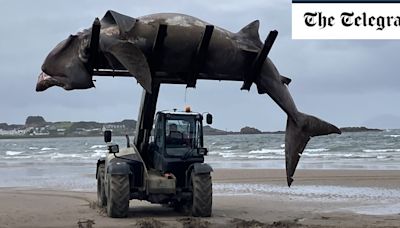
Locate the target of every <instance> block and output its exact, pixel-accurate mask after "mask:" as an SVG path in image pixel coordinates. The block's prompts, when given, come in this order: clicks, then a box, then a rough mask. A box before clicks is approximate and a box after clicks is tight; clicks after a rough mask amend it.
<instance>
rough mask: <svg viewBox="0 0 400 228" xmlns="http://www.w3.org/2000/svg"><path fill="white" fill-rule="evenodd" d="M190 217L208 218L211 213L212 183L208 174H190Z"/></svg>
mask: <svg viewBox="0 0 400 228" xmlns="http://www.w3.org/2000/svg"><path fill="white" fill-rule="evenodd" d="M191 178H192V188H193V198H192V205H191V206H192V210H191V213H192V216H195V217H210V216H211V211H212V182H211V175H210V173H204V174H195V173H194V172H192V176H191Z"/></svg>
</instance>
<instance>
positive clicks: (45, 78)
mask: <svg viewBox="0 0 400 228" xmlns="http://www.w3.org/2000/svg"><path fill="white" fill-rule="evenodd" d="M52 86H61V87H63V83H61V82H60V81H59V80H57V79H55V78H54V77H52V76H50V75H48V74H46V73H44V72H42V73H40V74H39V77H38V81H37V83H36V92H41V91H44V90H46V89H48V88H49V87H52Z"/></svg>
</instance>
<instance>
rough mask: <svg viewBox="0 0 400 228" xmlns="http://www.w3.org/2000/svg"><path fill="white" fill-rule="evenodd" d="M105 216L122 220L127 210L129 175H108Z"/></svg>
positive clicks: (126, 214)
mask: <svg viewBox="0 0 400 228" xmlns="http://www.w3.org/2000/svg"><path fill="white" fill-rule="evenodd" d="M108 188H109V189H108V191H109V192H108V198H107V215H108V216H110V217H112V218H124V217H126V216H128V210H129V175H110V176H109V178H108Z"/></svg>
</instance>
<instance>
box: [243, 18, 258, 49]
mask: <svg viewBox="0 0 400 228" xmlns="http://www.w3.org/2000/svg"><path fill="white" fill-rule="evenodd" d="M259 27H260V21H259V20H255V21H253V22H251V23H250V24H248V25H246V26H244V27H243V28H242V29H241V30H240V31H239V32H238V33H237V35H238V36H239V37H240V38H241V39H242V40H241V43H242V44H244V43H250V44H251V46H255V47H256V48H261V47H262V42H261V40H260V35H259V34H258V29H259Z"/></svg>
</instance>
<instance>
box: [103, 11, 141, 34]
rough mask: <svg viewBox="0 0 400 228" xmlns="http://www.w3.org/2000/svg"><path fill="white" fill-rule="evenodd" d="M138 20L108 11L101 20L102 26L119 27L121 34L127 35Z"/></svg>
mask: <svg viewBox="0 0 400 228" xmlns="http://www.w3.org/2000/svg"><path fill="white" fill-rule="evenodd" d="M136 21H137V19H136V18H133V17H129V16H126V15H123V14H120V13H117V12H115V11H112V10H108V11H107V12H106V14H105V15H104V17H103V18H102V19H101V23H102V24H111V25H112V24H115V25H117V26H118V28H119V31H120V34H122V35H125V34H126V33H128V32H130V31H131V30H132V29H133V27H134V26H135V24H136Z"/></svg>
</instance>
